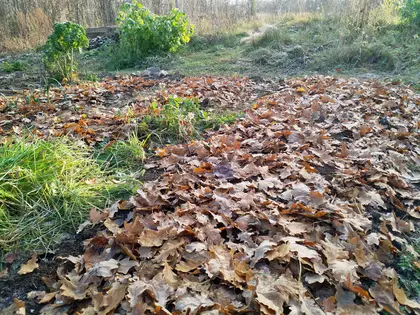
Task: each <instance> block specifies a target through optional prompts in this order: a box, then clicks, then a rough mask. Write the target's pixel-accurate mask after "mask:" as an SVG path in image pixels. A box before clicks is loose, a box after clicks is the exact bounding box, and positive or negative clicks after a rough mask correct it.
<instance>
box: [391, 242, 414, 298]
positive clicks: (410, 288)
mask: <svg viewBox="0 0 420 315" xmlns="http://www.w3.org/2000/svg"><path fill="white" fill-rule="evenodd" d="M414 249H415V250H416V251H417V252H419V250H420V243H419V242H418V241H417V245H415V246H414ZM416 260H417V258H416V257H415V256H414V255H413V254H412V253H410V252H408V251H405V252H402V253H401V255H400V256H399V258H398V260H397V270H398V274H399V278H398V280H399V282H400V284H401V285H402V287H403V288H404V290H405V291H406V292H407V294H408V295H409V296H410V297H412V298H417V297H419V296H420V269H419V268H418V267H417V266H416V265H415V264H414V263H415V262H416Z"/></svg>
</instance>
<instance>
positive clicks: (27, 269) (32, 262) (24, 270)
mask: <svg viewBox="0 0 420 315" xmlns="http://www.w3.org/2000/svg"><path fill="white" fill-rule="evenodd" d="M37 260H38V256H37V255H36V254H33V256H32V258H31V259H29V260H28V262H27V263H26V264H24V265H22V266H20V269H19V271H18V274H20V275H26V274H28V273H31V272H33V271H34V270H35V269H37V268H38V267H39V265H38V264H37Z"/></svg>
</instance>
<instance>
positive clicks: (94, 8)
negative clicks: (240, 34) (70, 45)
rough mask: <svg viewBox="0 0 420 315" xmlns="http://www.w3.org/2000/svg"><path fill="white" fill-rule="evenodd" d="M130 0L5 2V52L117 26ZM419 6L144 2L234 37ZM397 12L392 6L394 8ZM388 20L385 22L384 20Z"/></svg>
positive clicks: (1, 26)
mask: <svg viewBox="0 0 420 315" xmlns="http://www.w3.org/2000/svg"><path fill="white" fill-rule="evenodd" d="M125 1H127V0H100V1H97V0H1V3H0V50H2V49H3V50H4V49H6V50H19V49H25V48H29V47H34V46H37V45H39V44H40V43H42V42H44V41H45V39H46V37H47V35H48V34H49V33H50V32H51V30H52V26H53V24H54V23H55V22H62V21H72V22H75V23H78V24H81V25H83V26H84V27H97V26H108V25H113V24H115V20H116V17H117V15H118V11H119V9H120V8H121V5H122V4H123V3H124V2H125ZM407 1H411V2H413V1H414V2H416V1H417V0H143V1H141V3H142V4H143V5H145V6H146V7H147V8H148V9H150V10H151V11H152V12H154V13H157V14H165V13H167V12H168V11H169V10H170V9H171V8H173V7H178V8H179V9H180V10H181V11H183V12H185V13H186V14H187V16H188V18H189V20H190V21H191V22H192V23H194V24H195V25H196V33H198V34H208V33H215V32H218V31H220V30H223V31H229V30H233V28H234V27H235V26H236V25H237V22H238V21H241V20H246V19H250V18H255V16H256V15H257V13H262V14H264V15H278V14H285V13H303V12H319V13H322V14H324V15H335V16H345V17H346V18H349V19H352V20H355V21H356V22H355V23H356V24H363V23H366V22H367V20H368V19H369V15H370V12H372V11H374V10H375V9H376V8H377V7H379V6H381V5H383V4H384V3H393V4H392V5H394V3H395V4H398V3H403V2H407ZM388 7H391V6H388ZM384 18H385V16H384Z"/></svg>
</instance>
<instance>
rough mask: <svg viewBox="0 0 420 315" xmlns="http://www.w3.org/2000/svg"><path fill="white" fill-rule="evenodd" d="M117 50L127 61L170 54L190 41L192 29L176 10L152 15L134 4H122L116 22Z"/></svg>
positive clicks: (136, 3)
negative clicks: (151, 55) (118, 33)
mask: <svg viewBox="0 0 420 315" xmlns="http://www.w3.org/2000/svg"><path fill="white" fill-rule="evenodd" d="M117 23H118V25H119V30H120V49H121V51H122V52H125V53H126V54H128V58H129V59H131V60H137V59H138V58H139V57H144V56H147V55H150V54H154V53H159V52H163V53H173V52H176V51H177V50H178V49H179V48H180V47H182V46H183V45H185V44H186V43H188V42H189V41H190V37H191V35H192V34H193V33H194V26H193V25H191V24H190V23H189V22H188V19H187V16H186V14H185V13H182V12H181V11H179V10H177V9H173V10H171V11H170V12H169V13H168V14H167V15H161V16H160V15H155V14H152V13H151V12H150V11H149V10H148V9H146V8H145V7H143V5H142V4H140V3H138V2H137V1H136V0H134V1H133V2H127V3H125V4H123V6H122V7H121V10H120V12H119V16H118V19H117Z"/></svg>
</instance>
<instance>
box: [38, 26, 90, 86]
mask: <svg viewBox="0 0 420 315" xmlns="http://www.w3.org/2000/svg"><path fill="white" fill-rule="evenodd" d="M88 46H89V40H88V38H87V37H86V30H85V29H84V28H83V26H81V25H79V24H75V23H72V22H65V23H56V24H55V25H54V30H53V33H52V34H51V35H50V36H49V37H48V40H47V43H46V44H45V46H44V58H43V61H44V64H45V67H46V69H47V71H48V72H49V73H50V74H51V75H52V76H53V77H54V78H56V79H57V80H60V81H61V80H64V79H66V80H68V81H72V80H73V79H74V78H75V76H76V71H77V64H76V61H75V53H76V52H80V51H81V50H82V48H86V47H88Z"/></svg>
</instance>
